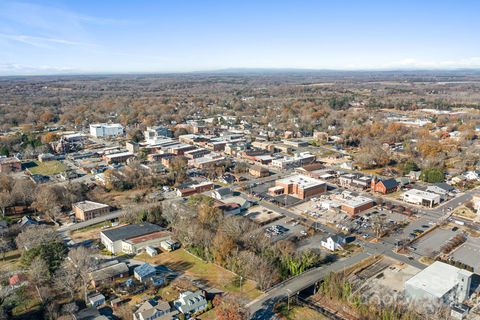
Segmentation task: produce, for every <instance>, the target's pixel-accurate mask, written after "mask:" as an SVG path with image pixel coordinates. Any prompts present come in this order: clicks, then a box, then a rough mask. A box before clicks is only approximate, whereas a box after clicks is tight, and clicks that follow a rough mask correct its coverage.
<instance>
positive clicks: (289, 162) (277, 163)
mask: <svg viewBox="0 0 480 320" xmlns="http://www.w3.org/2000/svg"><path fill="white" fill-rule="evenodd" d="M315 159H316V157H315V155H313V154H311V153H309V152H301V153H298V154H295V155H294V156H293V157H283V158H280V159H275V160H273V161H272V167H276V168H280V169H288V168H297V167H301V166H304V165H306V164H308V163H312V162H315Z"/></svg>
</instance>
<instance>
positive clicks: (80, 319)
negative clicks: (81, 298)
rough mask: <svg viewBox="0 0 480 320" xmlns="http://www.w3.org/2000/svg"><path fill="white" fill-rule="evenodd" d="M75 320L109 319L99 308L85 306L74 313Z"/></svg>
mask: <svg viewBox="0 0 480 320" xmlns="http://www.w3.org/2000/svg"><path fill="white" fill-rule="evenodd" d="M73 320H109V318H108V317H107V316H104V315H102V314H100V311H98V309H97V308H94V307H90V308H85V309H82V310H80V311H78V312H77V313H75V314H74V315H73Z"/></svg>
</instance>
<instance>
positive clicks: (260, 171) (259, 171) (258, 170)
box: [248, 166, 270, 178]
mask: <svg viewBox="0 0 480 320" xmlns="http://www.w3.org/2000/svg"><path fill="white" fill-rule="evenodd" d="M248 173H250V174H251V175H252V176H254V177H256V178H263V177H268V175H269V174H270V171H268V169H267V168H264V167H262V166H252V167H251V168H250V169H248Z"/></svg>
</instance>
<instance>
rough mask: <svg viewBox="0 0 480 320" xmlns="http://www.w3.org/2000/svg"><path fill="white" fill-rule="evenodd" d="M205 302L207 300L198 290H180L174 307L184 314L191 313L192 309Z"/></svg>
mask: <svg viewBox="0 0 480 320" xmlns="http://www.w3.org/2000/svg"><path fill="white" fill-rule="evenodd" d="M206 304H207V300H206V299H205V296H204V295H203V293H202V292H201V291H200V290H198V291H195V292H191V291H185V292H182V293H181V294H180V297H179V298H178V299H177V300H175V302H174V305H175V307H176V308H177V309H178V310H180V312H182V313H186V314H188V313H191V312H192V310H195V309H197V308H198V307H200V306H202V305H206Z"/></svg>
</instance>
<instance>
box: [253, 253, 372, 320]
mask: <svg viewBox="0 0 480 320" xmlns="http://www.w3.org/2000/svg"><path fill="white" fill-rule="evenodd" d="M370 255H371V254H370V253H368V252H362V253H357V254H356V255H353V256H350V257H348V258H346V259H343V260H338V261H336V262H334V263H332V264H329V265H327V266H322V267H319V268H315V269H312V270H309V271H307V272H304V273H302V274H301V275H299V276H297V277H295V278H292V279H290V280H287V281H285V282H283V283H281V284H280V285H278V286H276V287H273V288H272V289H270V290H269V291H267V292H265V293H264V294H263V295H261V296H260V297H258V298H257V299H255V300H253V301H251V302H250V303H248V304H247V305H246V307H247V308H248V309H249V310H250V314H251V315H252V316H251V319H258V320H260V319H262V320H264V319H270V318H272V317H273V316H274V314H273V312H272V310H273V305H274V304H275V303H276V302H278V301H281V300H284V299H287V298H288V297H289V296H292V295H294V294H296V293H298V292H299V291H302V290H304V289H306V288H308V287H310V286H311V285H313V284H315V283H317V282H319V281H321V280H322V279H323V278H324V277H325V276H327V275H328V274H330V273H331V272H338V271H339V270H342V269H344V268H348V267H350V266H353V265H355V264H357V263H359V262H360V261H362V260H364V259H366V258H368V257H369V256H370Z"/></svg>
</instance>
